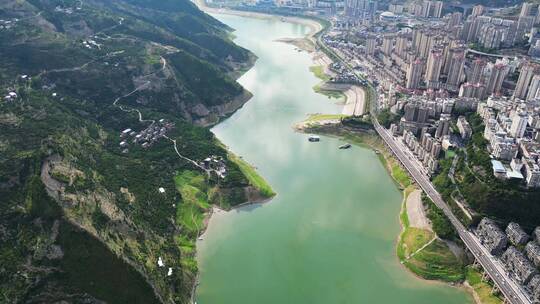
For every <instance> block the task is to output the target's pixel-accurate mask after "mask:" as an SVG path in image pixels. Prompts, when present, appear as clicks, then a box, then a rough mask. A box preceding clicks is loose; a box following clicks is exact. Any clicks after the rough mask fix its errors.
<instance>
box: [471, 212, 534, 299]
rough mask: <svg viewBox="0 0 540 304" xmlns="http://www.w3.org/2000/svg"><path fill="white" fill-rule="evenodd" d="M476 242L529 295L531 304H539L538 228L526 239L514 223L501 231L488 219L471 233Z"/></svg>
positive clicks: (484, 219)
mask: <svg viewBox="0 0 540 304" xmlns="http://www.w3.org/2000/svg"><path fill="white" fill-rule="evenodd" d="M475 233H476V236H477V237H478V239H479V240H480V242H481V243H482V244H483V245H484V246H485V247H486V249H488V251H489V252H490V254H492V255H494V256H496V257H498V258H500V261H501V262H502V264H503V266H504V268H505V270H506V271H507V272H508V274H509V275H510V277H511V278H513V279H514V280H515V281H516V282H517V283H518V284H520V285H521V286H522V287H523V288H524V289H525V291H527V293H528V294H529V296H530V298H531V299H532V301H533V303H540V273H539V272H538V267H539V266H540V243H539V242H540V238H539V237H540V227H536V229H535V231H534V232H533V235H532V237H530V236H529V235H528V234H527V233H526V232H525V231H523V229H522V228H521V227H520V226H519V224H516V223H510V224H508V226H507V227H506V230H505V231H503V230H502V229H500V228H499V226H498V225H497V224H496V223H495V222H494V221H492V220H490V219H488V218H483V219H482V220H481V221H480V224H479V225H478V227H477V228H476V230H475Z"/></svg>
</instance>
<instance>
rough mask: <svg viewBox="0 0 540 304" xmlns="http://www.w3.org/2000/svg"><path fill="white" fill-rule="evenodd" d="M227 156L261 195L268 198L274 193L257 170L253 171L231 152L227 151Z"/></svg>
mask: <svg viewBox="0 0 540 304" xmlns="http://www.w3.org/2000/svg"><path fill="white" fill-rule="evenodd" d="M228 157H229V159H230V160H231V161H233V162H234V163H236V164H237V165H238V167H239V168H240V171H242V173H243V174H244V175H245V176H246V178H247V179H248V180H249V183H250V185H252V186H253V187H255V188H256V189H257V190H259V191H260V193H261V194H262V195H263V196H265V197H267V198H270V197H272V196H274V195H276V193H275V192H274V190H272V187H271V186H270V184H268V182H267V181H266V180H264V178H263V177H262V176H260V175H259V174H258V173H257V171H255V168H253V166H251V165H250V164H248V163H247V162H246V161H244V160H243V159H241V158H240V157H238V156H236V155H234V154H232V153H229V155H228Z"/></svg>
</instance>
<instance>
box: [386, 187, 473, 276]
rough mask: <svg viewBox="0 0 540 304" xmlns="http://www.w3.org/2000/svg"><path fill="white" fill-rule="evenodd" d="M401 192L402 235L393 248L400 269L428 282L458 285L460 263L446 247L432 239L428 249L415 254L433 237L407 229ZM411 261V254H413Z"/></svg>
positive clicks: (461, 264) (461, 268) (405, 212)
mask: <svg viewBox="0 0 540 304" xmlns="http://www.w3.org/2000/svg"><path fill="white" fill-rule="evenodd" d="M409 189H411V187H409V188H407V189H406V190H405V194H406V195H405V198H404V203H403V208H402V211H401V214H400V219H401V223H402V225H403V232H402V233H401V235H400V238H399V241H398V244H397V249H396V250H397V255H398V257H399V259H400V261H401V263H402V264H403V265H405V266H406V267H407V268H408V269H409V270H410V271H412V272H413V273H414V274H416V275H418V276H420V277H422V278H424V279H428V280H442V281H446V282H459V281H462V280H463V278H464V272H463V263H462V262H461V261H460V260H459V259H458V258H457V257H456V256H455V255H454V254H453V253H452V252H451V251H450V249H449V248H448V246H447V245H446V243H444V242H443V241H442V240H439V239H436V240H435V241H433V242H432V243H431V244H430V245H428V246H427V247H425V248H424V249H422V250H421V251H418V252H417V250H418V249H420V248H422V246H424V245H426V244H427V243H429V242H430V241H432V240H433V238H434V237H436V236H435V234H434V233H433V232H431V231H429V230H425V229H419V228H415V227H410V226H409V219H408V217H407V208H406V198H407V192H409V191H408V190H409ZM413 253H414V255H412V257H411V254H413Z"/></svg>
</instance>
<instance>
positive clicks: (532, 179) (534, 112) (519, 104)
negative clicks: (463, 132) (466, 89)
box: [477, 72, 540, 188]
mask: <svg viewBox="0 0 540 304" xmlns="http://www.w3.org/2000/svg"><path fill="white" fill-rule="evenodd" d="M522 73H523V72H522ZM520 78H521V76H520ZM531 78H533V77H531ZM518 82H519V81H518ZM531 89H534V83H530V84H529V85H528V90H524V92H523V93H522V95H526V94H527V93H528V91H530V90H531ZM515 92H517V88H516V91H515ZM516 94H517V93H514V95H516ZM538 105H540V101H539V100H538V99H536V98H532V99H529V100H528V101H527V99H525V100H523V99H518V98H516V97H515V96H514V98H509V97H495V96H491V97H489V98H488V99H487V101H486V102H482V103H480V104H479V105H478V108H477V113H478V115H480V117H481V118H482V120H483V122H484V125H485V129H484V138H485V139H486V140H487V141H488V142H489V144H488V151H489V152H490V153H491V156H492V157H493V158H494V160H493V161H492V163H493V165H494V174H495V175H496V176H497V177H501V178H517V179H522V180H524V182H525V184H526V185H527V186H528V187H530V188H537V187H540V163H539V157H540V121H539V120H540V109H539V107H538Z"/></svg>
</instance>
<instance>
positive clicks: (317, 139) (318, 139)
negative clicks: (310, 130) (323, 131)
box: [308, 135, 321, 142]
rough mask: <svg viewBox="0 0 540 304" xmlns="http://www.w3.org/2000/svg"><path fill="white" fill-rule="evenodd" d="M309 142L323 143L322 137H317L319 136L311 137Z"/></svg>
mask: <svg viewBox="0 0 540 304" xmlns="http://www.w3.org/2000/svg"><path fill="white" fill-rule="evenodd" d="M308 140H309V141H310V142H318V141H321V137H320V136H317V135H310V136H309V138H308Z"/></svg>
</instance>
